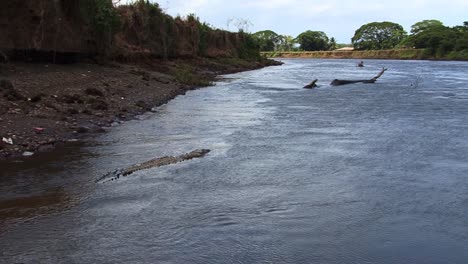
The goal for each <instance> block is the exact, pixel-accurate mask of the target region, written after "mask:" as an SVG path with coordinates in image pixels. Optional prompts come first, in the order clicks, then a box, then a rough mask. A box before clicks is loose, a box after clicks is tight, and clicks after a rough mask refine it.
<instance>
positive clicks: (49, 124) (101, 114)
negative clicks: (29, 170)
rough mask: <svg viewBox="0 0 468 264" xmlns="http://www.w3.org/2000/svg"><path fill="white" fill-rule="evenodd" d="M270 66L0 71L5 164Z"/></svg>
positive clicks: (163, 64) (227, 63)
mask: <svg viewBox="0 0 468 264" xmlns="http://www.w3.org/2000/svg"><path fill="white" fill-rule="evenodd" d="M271 64H274V62H272V61H262V62H246V61H240V60H234V59H191V60H174V61H157V60H153V61H148V62H145V63H144V64H141V63H139V64H122V63H108V64H106V65H97V64H86V63H80V64H69V65H53V64H26V63H11V64H7V65H5V64H3V65H1V66H0V67H1V68H0V138H1V141H0V159H11V158H15V157H21V156H31V155H34V154H35V153H37V152H41V151H46V150H50V149H53V148H54V147H55V146H57V145H58V144H63V143H66V142H70V141H78V140H86V138H87V137H89V136H91V135H93V134H94V133H103V132H105V131H107V130H108V129H110V128H111V127H112V125H115V124H118V123H120V122H123V121H125V120H128V119H131V118H133V117H134V116H135V115H137V114H141V113H143V112H146V111H151V109H152V108H153V107H157V106H160V105H162V104H165V103H167V102H168V101H169V100H171V99H173V98H174V97H176V96H177V95H180V94H184V93H185V92H186V91H188V90H191V89H194V88H196V87H197V85H200V84H197V83H196V82H193V80H197V81H200V80H202V83H206V82H209V81H213V80H214V78H215V77H216V76H217V75H219V74H226V73H233V72H239V71H245V70H251V69H256V68H261V67H265V66H268V65H271Z"/></svg>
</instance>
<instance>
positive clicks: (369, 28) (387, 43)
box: [351, 21, 406, 50]
mask: <svg viewBox="0 0 468 264" xmlns="http://www.w3.org/2000/svg"><path fill="white" fill-rule="evenodd" d="M405 37H406V32H405V30H404V29H403V27H402V26H401V25H399V24H396V23H392V22H388V21H385V22H372V23H368V24H365V25H363V26H361V27H360V28H359V29H358V30H356V32H355V33H354V36H353V38H352V39H351V41H352V43H353V46H354V48H355V49H357V50H381V49H393V48H395V46H396V45H398V44H399V43H400V42H401V41H402V40H403V39H404V38H405Z"/></svg>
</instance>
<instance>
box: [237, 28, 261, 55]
mask: <svg viewBox="0 0 468 264" xmlns="http://www.w3.org/2000/svg"><path fill="white" fill-rule="evenodd" d="M238 34H239V35H240V37H241V38H242V39H243V42H242V45H241V46H240V47H239V48H238V54H239V58H241V59H246V60H258V59H260V58H261V56H260V46H259V44H258V42H257V41H256V39H255V38H254V37H253V36H252V34H249V33H245V32H242V31H241V32H239V33H238Z"/></svg>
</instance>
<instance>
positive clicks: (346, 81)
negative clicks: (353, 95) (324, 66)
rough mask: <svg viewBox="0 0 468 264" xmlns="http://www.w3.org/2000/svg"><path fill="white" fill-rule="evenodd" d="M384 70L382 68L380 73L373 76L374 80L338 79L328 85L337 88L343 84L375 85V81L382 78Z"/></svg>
mask: <svg viewBox="0 0 468 264" xmlns="http://www.w3.org/2000/svg"><path fill="white" fill-rule="evenodd" d="M386 70H387V69H385V68H382V70H381V71H380V73H379V74H378V75H377V76H375V77H374V78H372V79H369V80H339V79H335V80H333V81H332V82H331V83H330V85H331V86H338V85H345V84H352V83H375V82H376V81H377V79H378V78H380V76H382V74H383V73H384V72H385V71H386Z"/></svg>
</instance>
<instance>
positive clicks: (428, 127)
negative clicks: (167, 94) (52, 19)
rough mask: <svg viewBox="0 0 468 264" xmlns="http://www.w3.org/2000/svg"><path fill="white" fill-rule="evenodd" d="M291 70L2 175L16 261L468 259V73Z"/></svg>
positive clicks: (151, 116) (244, 82)
mask: <svg viewBox="0 0 468 264" xmlns="http://www.w3.org/2000/svg"><path fill="white" fill-rule="evenodd" d="M284 62H285V64H284V65H283V66H280V67H269V68H265V69H261V70H256V71H251V72H244V73H239V74H234V75H228V76H225V77H224V78H223V79H222V80H220V82H219V83H218V84H217V85H216V86H214V87H209V88H203V89H200V90H196V91H191V92H189V93H187V94H186V95H184V96H179V97H177V98H176V99H175V100H173V101H171V102H170V103H168V104H167V105H164V106H162V107H159V108H157V110H156V111H155V112H154V113H148V114H145V115H142V116H140V117H139V118H138V120H134V121H129V122H126V123H124V124H122V125H120V126H116V127H114V128H113V129H111V130H110V132H108V133H106V134H102V135H98V136H96V137H94V138H92V139H91V140H90V141H89V142H87V143H84V144H80V145H67V146H65V147H62V148H59V149H57V150H56V151H54V152H53V153H48V154H44V155H38V156H36V157H33V158H31V159H29V160H25V161H21V162H18V161H17V162H8V163H1V164H0V166H1V170H0V263H175V264H177V263H389V264H390V263H399V264H406V263H407V264H410V263H425V264H431V263H440V264H442V263H444V264H445V263H451V264H458V263H459V264H464V263H468V63H467V62H429V61H380V60H369V61H365V62H364V63H365V65H366V67H364V68H358V67H356V63H357V62H356V61H353V60H301V59H297V60H294V59H290V60H284ZM381 67H387V68H388V71H386V72H385V74H384V75H383V76H382V77H381V78H380V79H379V80H378V82H377V83H375V84H351V85H346V86H340V87H331V86H329V85H328V84H329V83H330V82H331V80H332V79H334V78H340V79H362V78H364V79H366V78H367V79H370V78H372V77H373V76H375V75H376V74H377V73H378V72H379V71H380V69H381ZM315 78H318V79H319V81H318V85H319V87H318V88H316V89H314V90H306V89H302V86H304V85H305V84H307V83H309V82H310V81H311V80H313V79H315ZM198 148H205V149H210V150H211V152H210V153H208V154H207V155H206V156H205V157H203V158H199V159H193V160H189V161H184V162H180V163H177V164H172V165H168V166H163V167H159V168H152V169H147V170H141V171H138V172H135V173H134V174H132V175H129V176H127V177H121V178H119V179H118V180H116V181H112V182H106V183H95V179H97V178H98V177H100V176H101V175H103V174H105V173H107V172H109V171H112V170H115V169H119V168H124V167H126V166H130V165H132V164H135V163H139V162H144V161H146V160H149V159H152V158H155V157H161V156H165V155H174V156H177V155H180V154H183V153H186V152H190V151H192V150H194V149H198Z"/></svg>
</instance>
